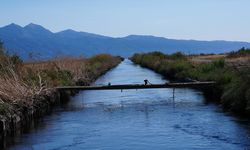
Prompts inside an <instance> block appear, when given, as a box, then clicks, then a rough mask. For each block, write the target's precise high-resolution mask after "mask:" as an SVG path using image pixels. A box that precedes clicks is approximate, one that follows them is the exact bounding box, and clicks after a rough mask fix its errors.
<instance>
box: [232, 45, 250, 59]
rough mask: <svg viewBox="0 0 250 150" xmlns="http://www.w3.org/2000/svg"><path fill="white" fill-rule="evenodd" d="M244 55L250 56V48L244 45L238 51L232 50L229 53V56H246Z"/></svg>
mask: <svg viewBox="0 0 250 150" xmlns="http://www.w3.org/2000/svg"><path fill="white" fill-rule="evenodd" d="M244 56H250V49H246V48H245V47H243V48H241V49H240V50H238V51H232V52H230V53H229V54H228V58H234V57H244Z"/></svg>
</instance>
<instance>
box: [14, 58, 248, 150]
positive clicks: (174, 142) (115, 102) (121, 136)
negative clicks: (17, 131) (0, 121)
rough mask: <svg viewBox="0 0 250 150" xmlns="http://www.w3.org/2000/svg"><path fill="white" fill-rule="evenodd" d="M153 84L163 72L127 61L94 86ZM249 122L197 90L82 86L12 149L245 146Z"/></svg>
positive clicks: (15, 143)
mask: <svg viewBox="0 0 250 150" xmlns="http://www.w3.org/2000/svg"><path fill="white" fill-rule="evenodd" d="M145 78H147V79H148V80H149V81H150V82H151V83H153V84H163V83H165V82H168V81H167V80H165V79H164V78H163V76H161V75H159V74H156V73H154V72H153V71H151V70H148V69H145V68H141V67H140V66H138V65H134V64H133V63H132V62H131V61H129V60H125V61H123V62H122V63H121V64H120V65H118V66H117V67H116V68H114V69H113V70H111V71H109V72H107V73H106V74H105V75H104V76H101V77H100V78H98V79H97V80H96V82H94V83H93V85H107V84H108V83H109V82H110V83H111V84H121V83H123V84H142V83H143V80H144V79H145ZM248 127H249V121H248V120H245V119H241V118H235V117H233V116H231V115H230V114H227V113H223V112H221V111H220V108H218V107H217V106H216V105H214V104H212V103H208V101H207V100H206V98H205V97H204V95H203V93H202V92H200V91H199V90H195V89H189V88H183V89H176V97H175V102H174V103H173V99H172V89H147V90H123V91H82V92H80V93H78V94H77V95H75V96H73V97H71V99H70V101H68V103H66V104H65V105H64V106H63V107H61V108H58V109H56V110H55V111H54V112H53V114H52V115H49V116H46V117H45V118H44V119H43V122H42V123H40V124H39V125H38V126H37V127H36V128H35V129H33V130H32V131H29V132H27V133H25V134H23V135H21V136H20V137H17V138H16V139H15V142H14V143H13V145H11V146H10V147H9V149H10V150H29V149H30V150H31V149H37V150H40V149H41V150H42V149H60V150H64V149H76V150H78V149H79V150H80V149H90V150H91V149H104V150H106V149H108V150H112V149H114V150H115V149H143V150H150V149H218V150H220V149H229V150H230V149H232V150H235V149H246V148H249V146H250V143H249V142H250V141H249V129H248Z"/></svg>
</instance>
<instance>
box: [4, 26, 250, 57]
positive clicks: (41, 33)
mask: <svg viewBox="0 0 250 150" xmlns="http://www.w3.org/2000/svg"><path fill="white" fill-rule="evenodd" d="M0 39H1V40H2V41H3V42H4V44H5V47H6V48H7V49H8V50H9V51H10V52H11V53H16V54H18V55H20V56H21V57H22V58H24V59H28V57H29V55H30V54H31V53H32V54H33V55H34V56H35V57H38V58H43V59H44V58H52V57H55V56H58V55H72V56H79V55H84V56H92V55H95V54H98V53H110V54H113V55H121V56H124V57H128V56H130V55H132V54H133V53H136V52H149V51H154V50H158V51H162V52H164V53H173V52H176V51H182V52H185V53H223V52H228V51H231V50H237V49H239V48H241V47H250V43H248V42H234V41H197V40H175V39H167V38H163V37H155V36H145V35H129V36H126V37H121V38H113V37H108V36H102V35H98V34H92V33H87V32H77V31H74V30H71V29H67V30H64V31H61V32H56V33H53V32H51V31H50V30H48V29H46V28H44V27H43V26H40V25H36V24H33V23H31V24H28V25H26V26H24V27H21V26H19V25H17V24H14V23H12V24H10V25H7V26H4V27H2V28H0Z"/></svg>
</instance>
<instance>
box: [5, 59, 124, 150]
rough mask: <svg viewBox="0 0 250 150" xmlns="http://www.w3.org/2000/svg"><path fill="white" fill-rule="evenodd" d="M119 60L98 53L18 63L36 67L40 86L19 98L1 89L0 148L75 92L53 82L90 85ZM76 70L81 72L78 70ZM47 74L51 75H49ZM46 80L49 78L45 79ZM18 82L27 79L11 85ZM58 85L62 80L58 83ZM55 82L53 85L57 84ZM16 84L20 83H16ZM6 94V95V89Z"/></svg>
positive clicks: (26, 67) (67, 99) (65, 101)
mask: <svg viewBox="0 0 250 150" xmlns="http://www.w3.org/2000/svg"><path fill="white" fill-rule="evenodd" d="M6 59H7V58H6ZM121 61H122V58H120V57H113V56H110V55H98V56H95V57H92V58H90V59H88V60H86V59H78V58H74V59H73V58H70V59H66V60H65V59H63V60H61V59H60V60H53V61H46V62H38V63H29V64H28V65H23V64H20V66H21V67H20V68H21V69H22V71H24V68H25V69H27V70H29V69H32V71H34V70H35V69H37V70H38V76H39V79H40V81H39V82H40V83H39V85H41V86H39V85H38V86H37V87H35V88H39V89H38V90H39V92H36V93H32V95H31V96H29V97H28V96H27V97H25V96H23V97H20V98H19V99H16V100H15V99H14V100H12V101H10V99H8V98H11V97H7V96H5V97H4V96H3V92H2V91H1V92H2V93H1V96H0V98H1V114H0V140H1V148H5V147H6V146H7V145H9V143H11V142H12V141H11V139H13V137H15V136H19V135H21V134H22V133H23V132H24V130H26V129H27V128H29V126H31V124H33V123H34V122H36V121H38V120H40V119H41V118H43V117H44V116H46V115H48V114H50V112H51V111H52V110H53V108H54V107H57V106H58V105H61V104H63V103H67V102H68V101H69V98H70V97H71V96H73V95H75V94H77V93H78V91H77V90H73V91H67V92H63V91H58V90H56V89H55V88H54V87H53V85H52V84H54V83H53V82H57V84H58V82H62V83H64V84H66V85H67V84H73V85H89V84H91V83H92V82H94V81H95V80H96V79H97V78H98V77H100V76H101V75H103V74H105V73H106V72H108V71H110V70H111V69H113V68H114V67H116V66H117V65H118V64H119V63H120V62H121ZM44 66H45V67H44ZM67 66H69V68H67ZM93 66H94V67H93ZM29 67H31V68H29ZM74 67H76V69H77V70H74ZM87 67H88V70H86V69H85V70H83V68H87ZM55 68H56V69H55ZM3 69H9V68H7V67H6V68H3ZM67 69H68V70H67ZM70 69H71V70H70ZM49 71H51V72H49ZM76 71H77V72H76ZM79 71H80V72H82V73H79ZM21 73H23V72H21ZM31 73H34V74H35V75H36V72H35V71H34V72H31ZM76 73H77V74H76ZM49 74H51V75H50V76H48V75H49ZM57 74H58V75H59V76H57ZM17 75H18V73H17ZM64 75H67V76H64ZM52 76H53V78H52ZM84 76H90V77H88V78H86V77H84ZM29 77H30V76H29ZM78 77H80V78H78ZM43 79H44V80H43ZM1 81H2V80H1ZM8 81H11V82H13V81H14V80H10V79H9V78H8ZM8 81H6V82H8ZM16 81H17V80H16ZM46 81H48V82H47V83H46ZM18 82H20V85H25V84H27V83H25V82H26V81H24V80H21V81H17V82H15V81H14V82H13V83H11V84H12V86H15V84H17V83H18ZM45 84H47V85H45ZM48 84H50V85H48ZM59 85H61V84H60V83H59ZM54 86H56V84H55V85H54ZM8 88H12V89H14V88H13V87H11V86H9V87H6V89H7V90H8ZM19 88H23V87H22V86H19ZM26 89H27V90H30V89H28V87H26ZM1 90H2V89H1ZM20 90H21V89H20ZM13 92H14V91H13ZM5 94H6V95H7V94H9V93H5ZM13 96H15V93H13ZM3 98H4V99H3ZM3 100H5V101H3Z"/></svg>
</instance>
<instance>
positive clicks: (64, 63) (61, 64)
mask: <svg viewBox="0 0 250 150" xmlns="http://www.w3.org/2000/svg"><path fill="white" fill-rule="evenodd" d="M86 61H87V59H85V58H83V57H79V58H75V57H60V58H59V57H58V58H55V59H52V60H49V61H38V62H28V63H25V64H24V66H25V68H28V69H31V70H33V71H35V72H36V73H37V74H39V73H40V72H41V71H44V70H56V71H59V70H67V71H69V72H71V73H72V74H73V77H74V80H75V81H77V80H78V79H80V78H83V77H84V76H85V74H86V72H87V71H86V70H87V68H86Z"/></svg>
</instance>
